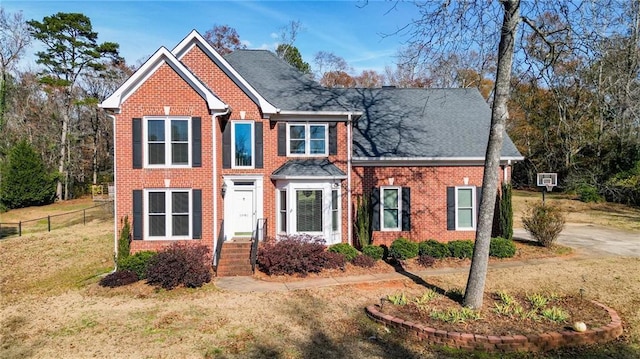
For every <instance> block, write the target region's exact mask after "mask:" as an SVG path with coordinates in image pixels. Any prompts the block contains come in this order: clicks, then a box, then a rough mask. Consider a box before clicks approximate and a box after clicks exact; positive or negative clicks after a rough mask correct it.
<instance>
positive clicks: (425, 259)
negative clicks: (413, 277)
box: [417, 254, 436, 267]
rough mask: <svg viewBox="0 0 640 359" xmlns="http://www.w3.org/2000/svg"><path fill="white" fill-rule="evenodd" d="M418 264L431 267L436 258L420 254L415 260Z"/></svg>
mask: <svg viewBox="0 0 640 359" xmlns="http://www.w3.org/2000/svg"><path fill="white" fill-rule="evenodd" d="M417 262H418V264H419V265H421V266H423V267H433V265H434V264H435V263H436V259H435V258H434V257H432V256H430V255H426V254H421V255H420V256H419V257H418V260H417Z"/></svg>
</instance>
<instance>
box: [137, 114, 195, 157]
mask: <svg viewBox="0 0 640 359" xmlns="http://www.w3.org/2000/svg"><path fill="white" fill-rule="evenodd" d="M149 120H163V121H164V161H165V163H164V164H162V165H151V164H149V140H148V138H149V136H148V123H149ZM171 120H182V121H187V133H188V135H187V151H188V158H189V159H188V161H187V163H186V164H179V165H173V164H171ZM142 145H143V148H144V149H143V151H142V152H143V153H144V168H189V167H191V159H192V157H193V154H192V153H191V151H192V148H193V146H192V145H193V134H192V133H191V117H188V116H145V117H144V118H143V121H142Z"/></svg>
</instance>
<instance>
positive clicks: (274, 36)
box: [269, 32, 280, 39]
mask: <svg viewBox="0 0 640 359" xmlns="http://www.w3.org/2000/svg"><path fill="white" fill-rule="evenodd" d="M269 36H270V37H271V38H272V39H277V38H279V37H280V35H278V34H276V33H275V32H272V33H271V34H269Z"/></svg>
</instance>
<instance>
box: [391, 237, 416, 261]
mask: <svg viewBox="0 0 640 359" xmlns="http://www.w3.org/2000/svg"><path fill="white" fill-rule="evenodd" d="M389 256H390V257H392V258H395V259H398V260H405V259H411V258H415V257H417V256H418V243H416V242H411V241H410V240H408V239H406V238H398V239H396V240H395V241H393V243H391V247H390V248H389Z"/></svg>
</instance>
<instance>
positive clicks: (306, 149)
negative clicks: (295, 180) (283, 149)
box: [287, 122, 329, 157]
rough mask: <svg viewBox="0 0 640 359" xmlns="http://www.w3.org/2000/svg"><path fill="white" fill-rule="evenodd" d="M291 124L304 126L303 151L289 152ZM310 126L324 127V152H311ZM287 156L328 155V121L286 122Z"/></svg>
mask: <svg viewBox="0 0 640 359" xmlns="http://www.w3.org/2000/svg"><path fill="white" fill-rule="evenodd" d="M291 126H304V127H305V129H304V135H305V139H304V153H291V138H290V137H289V134H290V133H291V130H290V128H291ZM311 126H323V127H324V153H310V152H311ZM287 156H288V157H328V156H329V124H328V123H309V122H306V123H304V122H293V123H287Z"/></svg>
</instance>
